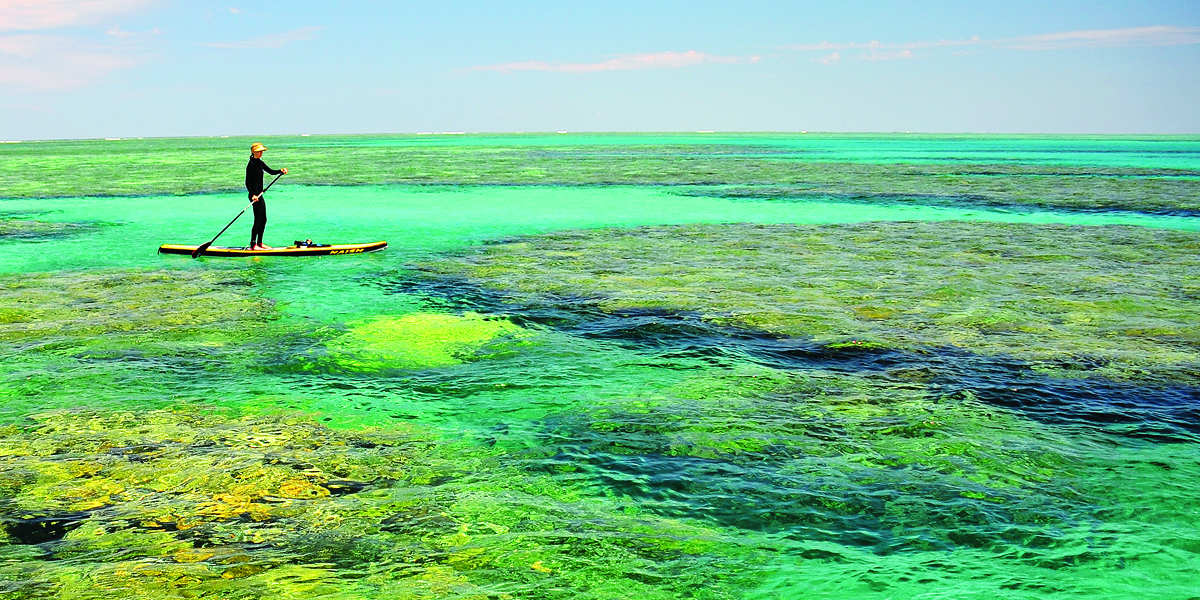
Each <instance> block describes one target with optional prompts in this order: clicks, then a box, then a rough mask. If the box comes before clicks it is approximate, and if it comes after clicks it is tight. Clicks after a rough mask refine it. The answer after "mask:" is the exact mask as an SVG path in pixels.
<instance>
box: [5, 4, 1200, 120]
mask: <svg viewBox="0 0 1200 600" xmlns="http://www.w3.org/2000/svg"><path fill="white" fill-rule="evenodd" d="M564 130H565V131H596V132H604V131H813V132H816V131H835V132H893V131H914V132H916V131H919V132H946V133H957V132H975V133H1075V134H1084V133H1128V134H1197V133H1200V0H1182V1H1173V2H1162V1H1155V0H1140V1H1136V2H1134V1H1125V0H1107V1H1103V2H1091V1H1088V2H1075V1H1071V0H1062V1H1056V2H1045V1H1044V0H1038V1H1026V0H1008V1H1003V2H999V1H997V2H991V1H980V2H961V1H954V2H937V1H931V2H899V1H897V2H886V1H873V2H868V1H854V0H849V1H839V2H830V1H828V0H824V1H813V2H809V1H803V0H793V1H755V0H739V1H729V2H725V1H712V2H706V1H692V2H677V1H674V0H658V1H641V2H633V1H625V0H605V1H604V2H595V1H589V2H585V1H576V0H556V1H553V2H541V1H509V2H504V1H499V0H493V1H483V0H478V1H469V0H441V1H438V2H406V1H404V2H402V1H396V2H388V1H384V0H358V1H338V0H324V1H310V0H291V1H287V2H284V1H274V0H254V1H250V0H224V1H210V0H187V1H183V0H0V141H3V140H35V139H63V138H65V139H76V138H100V137H165V136H208V135H272V134H301V133H309V134H323V133H418V132H430V131H432V132H454V131H466V132H546V131H564Z"/></svg>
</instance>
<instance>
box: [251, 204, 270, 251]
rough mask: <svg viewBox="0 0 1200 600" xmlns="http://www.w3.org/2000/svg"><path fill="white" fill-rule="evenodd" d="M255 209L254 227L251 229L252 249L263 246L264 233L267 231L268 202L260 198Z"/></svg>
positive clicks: (254, 205)
mask: <svg viewBox="0 0 1200 600" xmlns="http://www.w3.org/2000/svg"><path fill="white" fill-rule="evenodd" d="M252 206H253V207H254V226H253V227H251V228H250V247H251V248H254V247H255V246H261V245H262V239H263V232H264V231H266V229H267V201H266V199H265V198H261V197H260V198H259V199H258V202H255V203H254V204H253V205H252Z"/></svg>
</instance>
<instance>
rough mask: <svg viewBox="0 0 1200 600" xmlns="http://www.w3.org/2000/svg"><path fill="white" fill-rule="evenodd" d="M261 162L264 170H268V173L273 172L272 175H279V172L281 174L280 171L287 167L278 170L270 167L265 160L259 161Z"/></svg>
mask: <svg viewBox="0 0 1200 600" xmlns="http://www.w3.org/2000/svg"><path fill="white" fill-rule="evenodd" d="M259 164H261V165H262V168H263V170H264V171H266V172H268V173H270V174H272V175H278V174H280V173H283V172H284V171H285V170H286V169H281V170H279V171H276V170H275V169H272V168H271V167H268V166H267V163H265V162H262V161H259Z"/></svg>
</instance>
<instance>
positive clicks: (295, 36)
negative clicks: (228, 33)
mask: <svg viewBox="0 0 1200 600" xmlns="http://www.w3.org/2000/svg"><path fill="white" fill-rule="evenodd" d="M324 29H325V28H324V27H301V28H300V29H296V30H293V31H284V32H282V33H268V34H267V35H263V36H259V37H256V38H250V39H248V40H241V41H237V42H208V43H205V44H201V45H203V46H211V47H213V48H281V47H283V46H286V45H288V44H290V43H292V42H299V41H304V40H313V39H316V38H318V37H320V35H321V32H322V31H324Z"/></svg>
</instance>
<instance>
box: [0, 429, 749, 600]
mask: <svg viewBox="0 0 1200 600" xmlns="http://www.w3.org/2000/svg"><path fill="white" fill-rule="evenodd" d="M543 479H544V478H538V477H536V476H533V477H531V476H529V475H527V474H525V473H523V472H522V471H521V470H520V469H513V468H510V467H505V466H504V465H503V463H502V462H500V461H499V460H498V457H497V456H495V455H493V454H489V453H488V452H485V451H481V450H479V449H478V448H474V449H473V448H472V447H469V446H467V445H465V444H462V443H452V442H449V441H446V440H444V439H441V438H439V437H437V436H436V435H434V434H432V433H429V432H424V431H421V430H417V429H410V428H405V427H403V426H393V427H390V428H389V429H388V430H379V429H370V430H359V431H345V430H338V429H332V428H329V427H326V426H324V425H322V424H319V423H317V422H315V421H313V420H311V419H310V418H308V417H305V416H303V415H295V414H259V415H241V416H239V415H236V414H232V413H229V412H226V411H223V410H220V409H215V408H213V407H194V408H179V409H176V410H150V411H138V412H123V411H99V412H97V411H54V412H50V413H44V414H41V415H37V416H35V417H34V418H33V419H32V420H31V421H29V422H27V423H24V424H21V425H18V426H9V427H7V428H4V429H3V431H0V526H2V528H3V532H4V533H5V536H4V537H3V538H0V586H2V589H3V590H4V591H5V593H10V594H16V595H18V596H19V597H43V596H45V597H55V598H64V599H66V598H105V599H113V598H142V597H185V598H186V597H205V596H212V597H222V598H279V597H289V598H325V597H347V598H349V597H353V598H380V599H384V598H387V599H391V598H422V597H430V596H433V597H444V596H446V595H448V594H449V595H454V594H458V595H462V596H463V597H488V596H492V597H505V596H506V594H508V593H509V592H510V591H512V592H517V591H519V590H521V589H526V588H525V587H522V586H525V585H527V584H529V582H530V578H533V577H536V578H539V580H540V581H544V582H545V583H546V585H548V586H550V587H552V588H553V589H557V590H560V592H556V593H553V594H549V595H547V596H546V597H548V598H564V599H566V598H587V597H595V598H602V597H611V593H614V592H616V591H618V590H622V589H624V590H628V589H638V590H641V592H642V594H643V595H644V596H645V597H646V598H662V599H664V600H665V599H667V598H673V597H678V594H679V593H680V592H681V591H682V590H684V589H686V587H687V585H686V583H683V581H686V580H687V579H689V578H697V577H698V578H700V579H701V580H703V581H706V582H707V583H708V584H709V587H710V589H709V594H710V595H709V597H712V598H731V597H734V595H735V594H734V592H733V590H734V589H735V588H734V587H732V586H726V585H724V584H722V583H721V582H722V581H723V580H724V579H729V578H727V577H725V576H723V575H722V574H721V573H720V572H719V571H718V570H716V569H715V568H714V567H713V566H711V565H710V561H712V560H714V559H715V558H717V557H720V556H726V557H729V556H732V555H733V554H735V553H738V552H744V551H742V550H739V549H737V547H736V545H729V544H726V543H723V542H721V541H719V539H718V537H717V536H716V535H715V534H714V533H713V532H712V531H710V530H708V529H705V528H703V527H699V526H696V525H688V524H685V523H681V522H678V521H674V520H671V519H664V518H658V517H652V516H624V515H622V514H621V512H620V511H619V510H614V509H613V507H612V506H611V505H610V504H608V503H606V502H604V501H597V500H584V499H582V498H581V497H580V496H579V495H578V491H577V490H576V491H573V490H571V489H569V488H567V487H563V486H556V485H553V484H551V483H550V482H548V481H544V480H543ZM535 565H536V566H535ZM651 570H653V571H657V572H661V573H663V574H664V576H663V578H662V579H655V580H654V581H649V582H647V581H643V580H642V579H640V578H639V575H640V574H642V573H645V572H648V571H651ZM747 576H749V575H743V577H747ZM679 578H682V579H679ZM589 594H590V595H589Z"/></svg>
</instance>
